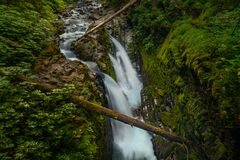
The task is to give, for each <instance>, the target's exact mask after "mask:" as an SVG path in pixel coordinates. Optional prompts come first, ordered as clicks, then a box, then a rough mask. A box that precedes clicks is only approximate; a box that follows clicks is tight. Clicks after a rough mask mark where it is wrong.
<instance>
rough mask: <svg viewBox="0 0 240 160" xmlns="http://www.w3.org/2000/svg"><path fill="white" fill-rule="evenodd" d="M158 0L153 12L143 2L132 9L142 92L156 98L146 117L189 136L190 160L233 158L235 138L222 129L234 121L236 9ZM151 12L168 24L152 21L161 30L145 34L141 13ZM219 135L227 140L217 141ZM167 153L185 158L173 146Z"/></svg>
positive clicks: (236, 118) (237, 83) (148, 29)
mask: <svg viewBox="0 0 240 160" xmlns="http://www.w3.org/2000/svg"><path fill="white" fill-rule="evenodd" d="M158 2H159V6H158V8H157V10H159V11H154V10H151V5H150V6H148V4H149V3H148V2H142V3H141V5H140V6H139V7H138V8H137V9H136V10H134V11H132V13H133V14H132V16H133V17H132V18H133V20H132V21H133V24H134V28H135V29H136V33H135V43H136V46H142V47H141V48H140V49H139V48H137V47H136V48H137V49H139V50H140V52H141V53H142V59H143V67H144V70H145V71H146V75H147V77H146V78H147V82H148V86H147V87H146V90H147V94H148V97H149V99H150V100H152V101H153V100H154V99H156V100H157V102H158V104H157V105H156V104H154V102H152V103H153V105H152V106H153V108H151V109H149V114H151V115H149V117H148V120H149V121H151V122H152V123H153V124H158V123H162V124H163V125H164V126H165V127H166V128H170V129H171V130H172V131H173V132H174V133H176V134H177V135H179V136H181V137H183V138H185V139H188V140H191V141H192V142H193V144H194V145H192V146H190V148H189V157H190V159H196V160H199V159H212V160H217V159H236V157H235V156H236V155H237V152H238V151H237V150H238V149H236V146H234V144H233V143H232V142H230V141H237V139H235V138H234V137H232V136H230V135H231V134H233V132H232V131H231V130H228V129H226V128H228V126H230V127H234V126H239V124H240V119H239V115H238V113H239V111H240V106H239V105H240V103H239V99H240V97H239V95H240V92H239V91H240V88H239V86H240V81H239V80H240V79H239V78H240V77H239V67H240V66H239V64H240V63H239V62H240V61H239V60H240V59H239V56H238V54H239V51H240V48H239V46H240V41H239V38H240V37H239V35H240V27H239V26H238V23H239V22H238V21H239V18H238V17H239V16H240V12H239V11H240V10H239V7H238V6H237V5H236V6H235V7H232V5H230V4H229V6H224V5H227V2H226V1H221V3H219V4H216V3H215V2H214V1H202V2H197V1H179V3H176V4H175V6H171V2H169V3H168V4H167V2H165V1H161V2H160V1H158ZM195 2H196V3H195ZM225 2H226V3H225ZM186 6H189V8H188V9H187V10H185V8H184V7H186ZM171 7H174V10H172V9H171ZM177 7H179V8H178V9H180V10H179V12H178V9H177ZM226 8H231V9H226ZM163 10H164V11H165V12H163ZM172 11H175V13H173V12H172ZM193 11H194V12H193ZM197 11H199V12H197ZM154 12H158V13H159V14H158V15H162V16H163V17H164V18H163V19H165V20H166V21H168V23H171V27H170V28H168V27H166V26H165V25H163V24H162V23H157V25H158V27H159V28H162V27H166V30H165V32H166V33H167V34H166V33H163V32H159V31H157V30H154V31H153V32H151V27H152V25H154V24H152V23H151V22H150V21H148V20H151V18H149V17H147V16H150V17H151V16H153V15H154ZM136 13H138V16H136V15H137V14H136ZM160 13H161V14H160ZM173 15H175V17H172V16H173ZM135 16H136V17H135ZM135 18H136V19H135ZM152 18H153V19H157V16H153V17H152ZM169 18H172V19H169ZM153 19H152V21H153ZM143 20H145V21H146V23H145V22H144V21H143ZM141 21H143V22H141ZM140 31H142V32H141V33H139V32H140ZM156 32H157V33H156ZM146 37H148V39H146ZM149 37H150V38H149ZM156 39H159V41H157V42H156ZM152 42H154V43H153V45H154V46H155V47H154V50H152V51H149V49H148V45H146V44H148V43H152ZM158 113H159V114H158ZM156 115H159V116H158V117H157V118H156ZM158 121H159V122H158ZM224 135H228V136H227V137H228V138H225V139H223V138H222V137H223V136H224ZM236 143H237V142H236ZM163 144H164V143H163V142H161V141H159V145H160V146H161V145H163ZM168 145H170V144H168ZM227 148H228V149H227ZM172 153H174V154H175V155H176V156H177V159H186V156H187V155H186V151H185V150H182V149H179V148H178V147H177V148H176V149H175V150H173V152H172Z"/></svg>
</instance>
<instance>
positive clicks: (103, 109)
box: [16, 76, 187, 143]
mask: <svg viewBox="0 0 240 160" xmlns="http://www.w3.org/2000/svg"><path fill="white" fill-rule="evenodd" d="M16 79H18V80H20V81H27V82H31V83H34V84H35V86H36V88H37V89H39V90H42V91H51V90H53V89H56V87H54V86H50V85H46V84H43V83H40V82H37V81H35V80H33V79H29V78H26V77H24V76H16ZM69 96H70V101H71V102H73V103H75V104H77V105H79V106H80V107H82V108H84V109H86V110H88V111H94V112H97V113H100V114H102V115H105V116H107V117H109V118H112V119H115V120H118V121H121V122H123V123H126V124H129V125H131V126H135V127H138V128H141V129H144V130H146V131H150V132H152V133H155V134H157V135H160V136H162V137H164V138H166V139H168V140H170V141H174V142H178V143H187V141H186V140H184V139H182V138H181V137H179V136H177V135H175V134H173V133H170V132H169V131H166V130H164V129H161V128H158V127H155V126H152V125H150V124H148V123H145V122H142V121H140V120H138V119H134V118H132V117H129V116H126V115H124V114H121V113H118V112H116V111H113V110H111V109H108V108H106V107H103V106H101V105H98V104H94V103H92V102H89V101H87V100H84V99H82V98H80V97H78V96H75V95H72V94H70V95H69Z"/></svg>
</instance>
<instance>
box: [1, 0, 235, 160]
mask: <svg viewBox="0 0 240 160" xmlns="http://www.w3.org/2000/svg"><path fill="white" fill-rule="evenodd" d="M75 1H77V0H28V1H24V0H0V159H2V160H12V159H29V160H30V159H43V160H44V159H58V160H75V159H76V160H77V159H83V160H84V159H86V160H91V159H101V157H102V156H103V153H102V150H103V145H104V144H103V143H104V142H103V135H104V133H103V130H104V129H103V128H104V126H103V125H104V124H103V122H104V118H103V116H101V115H99V114H96V113H91V112H88V111H86V110H84V109H79V108H77V107H76V104H74V103H72V102H70V101H69V93H74V92H75V90H76V89H78V90H79V93H80V94H81V95H83V96H87V95H89V94H94V92H95V91H94V90H91V89H89V87H88V86H89V85H91V84H90V83H88V82H86V84H84V85H83V87H81V88H80V89H79V87H78V86H75V85H74V84H72V83H70V84H64V85H63V87H62V88H61V89H55V90H53V91H52V92H43V91H40V90H38V89H36V88H35V85H34V84H32V83H29V82H21V81H19V80H17V79H16V76H17V75H23V76H25V77H29V78H31V79H35V78H37V77H36V72H37V69H36V68H37V67H36V66H37V65H39V64H38V63H37V60H38V59H39V58H42V57H51V56H53V55H55V54H58V53H59V49H58V46H57V42H56V39H57V38H56V37H58V36H59V34H60V33H62V32H63V30H64V28H63V24H62V23H61V22H59V21H57V20H56V17H57V16H58V15H59V14H61V13H63V12H64V10H65V7H66V6H67V5H69V4H71V3H74V2H75ZM106 1H107V2H108V3H109V4H110V5H111V6H114V7H116V6H118V7H119V6H121V5H124V4H126V3H127V2H128V1H127V0H106ZM127 14H128V19H129V23H130V24H131V26H132V28H133V31H134V34H133V42H132V43H131V47H132V48H133V49H134V50H135V51H138V53H139V55H141V58H142V68H143V74H144V76H145V78H146V85H145V88H144V92H145V94H146V95H147V96H148V97H149V101H150V102H151V103H152V107H151V108H149V109H148V112H149V115H148V116H146V117H145V120H146V121H147V122H149V123H151V124H153V125H156V126H158V125H159V124H162V125H163V126H164V129H168V130H169V131H171V132H173V133H175V134H176V135H178V136H180V137H182V138H183V139H185V140H189V141H191V142H192V143H191V145H189V146H188V152H186V150H185V149H183V147H179V145H176V144H175V143H174V142H170V141H167V142H166V141H165V140H164V139H163V138H162V137H160V136H157V138H156V141H157V144H158V145H159V148H160V149H161V152H162V153H161V154H162V155H161V156H162V158H163V159H169V160H170V158H171V157H172V156H173V155H175V156H176V159H177V160H185V159H186V158H187V157H188V158H189V159H191V160H207V159H209V160H237V159H239V156H240V153H239V150H240V147H239V145H240V139H239V135H240V114H239V113H240V3H239V2H238V1H237V0H139V1H138V2H137V3H136V4H135V5H134V6H133V7H131V8H129V9H128V12H127ZM58 74H62V73H58ZM91 101H93V102H95V103H102V102H103V100H102V99H100V98H99V97H97V96H96V98H93V99H91ZM155 101H156V102H157V103H154V102H155Z"/></svg>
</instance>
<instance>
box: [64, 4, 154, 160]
mask: <svg viewBox="0 0 240 160" xmlns="http://www.w3.org/2000/svg"><path fill="white" fill-rule="evenodd" d="M79 3H81V4H80V5H79V7H76V8H74V9H72V10H71V12H70V14H69V16H68V17H65V18H62V20H63V22H64V24H65V28H66V29H65V33H64V34H62V35H61V36H60V38H61V41H60V49H61V52H62V53H63V54H64V55H65V57H66V58H67V59H69V60H79V59H77V57H76V55H75V54H74V53H73V52H72V51H71V49H70V46H71V43H72V42H73V41H75V40H76V39H77V38H78V37H79V36H80V35H83V34H84V32H85V31H86V30H87V28H88V27H89V25H90V23H91V22H90V21H89V20H88V19H87V14H89V13H90V12H89V9H90V10H92V9H97V8H99V7H101V5H100V4H98V3H96V0H92V1H91V4H90V5H89V4H88V5H86V4H85V3H83V2H82V1H79ZM89 7H90V8H89ZM83 13H84V14H83ZM110 38H111V40H112V42H113V44H114V46H115V48H116V53H115V55H109V56H110V59H111V62H112V64H113V67H114V70H115V74H116V79H117V82H115V81H114V80H113V79H112V78H111V77H110V76H108V75H107V74H104V73H101V72H100V71H99V69H98V67H97V65H96V63H94V62H83V63H84V64H86V65H87V66H88V67H89V68H90V69H91V70H92V71H93V72H95V73H97V74H100V75H102V77H103V80H104V85H105V88H106V92H107V93H106V97H107V99H108V103H109V106H110V107H112V109H113V110H115V111H117V112H120V113H123V114H125V115H128V116H130V117H134V116H133V113H132V112H133V110H134V109H137V108H138V107H139V106H140V104H141V96H140V92H141V89H142V83H141V82H140V80H139V79H138V76H137V73H136V71H135V69H134V68H133V66H132V64H131V61H130V60H129V57H128V55H127V53H126V51H125V49H124V48H123V47H122V46H121V44H120V43H119V42H118V41H117V40H116V39H114V38H113V37H110ZM134 118H138V119H140V120H142V118H141V117H134ZM111 124H112V131H113V138H114V146H113V148H114V149H113V150H114V151H113V158H112V159H113V160H156V157H155V155H154V151H153V145H152V142H151V136H150V135H149V134H148V132H146V131H145V130H142V129H139V128H136V127H131V126H129V125H127V124H124V123H122V122H119V121H116V120H111Z"/></svg>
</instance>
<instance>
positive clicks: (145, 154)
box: [104, 37, 156, 160]
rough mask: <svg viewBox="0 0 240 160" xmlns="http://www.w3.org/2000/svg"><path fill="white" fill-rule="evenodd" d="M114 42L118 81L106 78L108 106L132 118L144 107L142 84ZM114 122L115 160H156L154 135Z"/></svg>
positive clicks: (123, 50) (116, 42) (112, 58)
mask: <svg viewBox="0 0 240 160" xmlns="http://www.w3.org/2000/svg"><path fill="white" fill-rule="evenodd" d="M111 40H112V42H113V44H114V45H115V47H116V53H115V57H114V56H112V55H110V59H111V62H112V64H113V67H114V70H115V74H116V78H117V82H115V81H114V80H113V79H112V78H111V77H109V76H108V75H106V76H105V78H104V84H105V87H106V89H107V98H108V101H109V106H111V107H112V108H113V109H114V110H115V111H118V112H120V113H123V114H126V115H128V116H131V117H133V114H132V110H134V109H136V108H138V107H139V106H140V104H141V96H140V92H141V89H142V83H141V82H140V80H139V79H138V76H137V73H136V71H135V70H134V68H133V66H132V64H131V61H130V59H129V57H128V55H127V53H126V51H125V49H124V48H123V47H122V46H121V44H120V43H119V42H118V41H117V40H116V39H114V38H113V37H111ZM134 118H137V117H134ZM139 119H141V117H139ZM111 122H112V129H113V138H114V153H113V160H145V159H147V160H156V157H155V155H154V152H153V145H152V142H151V136H150V135H149V134H148V133H147V132H146V131H145V130H142V129H139V128H136V127H131V126H129V125H127V124H124V123H122V122H119V121H116V120H111Z"/></svg>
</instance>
